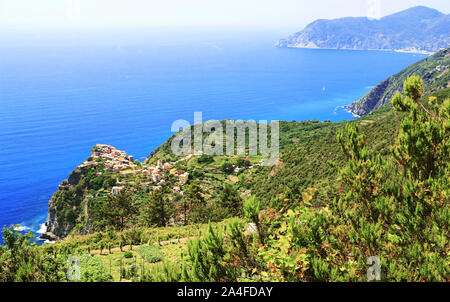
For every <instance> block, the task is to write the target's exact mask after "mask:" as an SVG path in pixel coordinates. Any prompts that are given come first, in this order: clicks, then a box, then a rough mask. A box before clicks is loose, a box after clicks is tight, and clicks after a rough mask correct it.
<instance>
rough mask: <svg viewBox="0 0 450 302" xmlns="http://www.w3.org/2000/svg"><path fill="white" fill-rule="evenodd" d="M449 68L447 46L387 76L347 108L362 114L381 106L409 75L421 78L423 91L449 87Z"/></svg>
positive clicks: (430, 91)
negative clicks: (423, 85)
mask: <svg viewBox="0 0 450 302" xmlns="http://www.w3.org/2000/svg"><path fill="white" fill-rule="evenodd" d="M449 68H450V48H447V49H444V50H442V51H440V52H438V53H436V54H434V55H433V56H430V57H428V58H426V59H424V60H422V61H419V62H417V63H415V64H413V65H411V66H409V67H408V68H406V69H404V70H402V71H400V72H399V73H397V74H395V75H393V76H391V77H389V78H388V79H386V80H384V81H383V82H381V83H380V84H378V85H377V86H376V87H375V88H374V89H372V90H371V91H370V92H369V93H368V94H367V95H365V96H364V97H363V98H362V99H360V100H358V101H356V102H354V103H352V104H350V105H348V106H347V108H349V109H350V110H351V112H352V113H353V114H355V115H358V116H363V115H366V114H369V113H370V112H372V111H373V110H376V109H379V108H381V107H383V106H384V105H386V104H387V103H389V102H390V100H391V98H392V97H393V95H394V93H395V92H397V91H402V90H403V82H404V81H405V80H406V78H407V77H408V76H411V75H418V76H421V77H422V78H423V80H424V84H425V93H432V92H435V91H438V90H441V89H444V88H447V87H450V72H449V70H450V69H449Z"/></svg>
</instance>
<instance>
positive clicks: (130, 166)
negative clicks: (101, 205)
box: [41, 145, 136, 240]
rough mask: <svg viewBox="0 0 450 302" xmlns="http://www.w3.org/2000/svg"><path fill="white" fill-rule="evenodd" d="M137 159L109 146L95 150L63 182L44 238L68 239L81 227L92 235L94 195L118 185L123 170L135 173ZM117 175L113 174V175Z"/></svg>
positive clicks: (51, 201)
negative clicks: (75, 229) (90, 231)
mask: <svg viewBox="0 0 450 302" xmlns="http://www.w3.org/2000/svg"><path fill="white" fill-rule="evenodd" d="M135 169H136V165H135V163H134V158H133V156H131V155H127V154H126V153H125V152H124V151H120V150H117V149H116V148H114V147H111V146H108V145H97V146H95V147H93V148H92V154H91V156H90V157H89V158H88V159H87V160H86V161H85V162H83V163H82V164H81V165H79V166H78V167H77V169H75V170H74V171H73V172H72V173H71V174H70V176H69V177H68V178H67V179H66V180H64V181H63V182H61V183H60V184H59V186H58V190H57V191H56V192H55V193H54V194H53V196H52V198H51V199H50V201H49V211H48V216H47V221H46V227H47V231H46V233H44V234H43V235H42V236H41V238H43V239H50V240H55V239H60V238H64V237H67V236H68V235H69V234H70V233H71V232H72V230H73V229H74V228H75V227H77V231H78V233H80V234H87V233H89V229H90V222H89V219H88V218H89V217H88V216H89V211H88V206H89V198H90V197H92V196H91V193H93V192H95V191H97V190H102V189H108V190H111V189H112V188H113V187H114V185H115V184H116V178H117V177H118V176H120V172H119V171H121V170H126V171H127V173H128V172H131V171H134V170H135ZM114 172H116V174H114V175H113V173H114Z"/></svg>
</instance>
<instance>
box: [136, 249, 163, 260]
mask: <svg viewBox="0 0 450 302" xmlns="http://www.w3.org/2000/svg"><path fill="white" fill-rule="evenodd" d="M136 251H137V252H138V254H139V255H140V256H141V257H142V258H144V259H145V261H147V262H149V263H156V262H159V261H161V260H162V258H163V256H162V253H161V251H160V250H159V248H158V247H156V246H141V247H139V248H138V249H137V250H136Z"/></svg>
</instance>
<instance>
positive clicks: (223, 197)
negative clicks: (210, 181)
mask: <svg viewBox="0 0 450 302" xmlns="http://www.w3.org/2000/svg"><path fill="white" fill-rule="evenodd" d="M219 203H220V205H221V206H222V207H224V208H227V209H228V210H229V211H230V213H231V214H232V215H234V216H237V215H240V214H241V212H242V198H241V197H240V196H239V193H238V192H237V191H236V190H235V189H234V188H233V186H231V185H229V184H225V185H224V187H223V190H222V193H221V194H220V196H219Z"/></svg>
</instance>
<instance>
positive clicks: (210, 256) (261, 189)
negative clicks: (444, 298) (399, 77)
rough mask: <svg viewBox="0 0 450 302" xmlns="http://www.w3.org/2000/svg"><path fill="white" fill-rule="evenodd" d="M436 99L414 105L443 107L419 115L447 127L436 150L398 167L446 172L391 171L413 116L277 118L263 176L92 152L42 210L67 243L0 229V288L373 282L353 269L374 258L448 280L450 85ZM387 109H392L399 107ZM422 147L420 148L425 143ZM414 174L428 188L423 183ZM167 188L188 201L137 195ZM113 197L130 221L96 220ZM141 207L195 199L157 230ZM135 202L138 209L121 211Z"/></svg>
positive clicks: (256, 170)
mask: <svg viewBox="0 0 450 302" xmlns="http://www.w3.org/2000/svg"><path fill="white" fill-rule="evenodd" d="M410 81H411V80H410ZM409 90H411V89H409ZM419 90H420V89H419ZM411 91H416V90H411ZM431 95H432V96H433V97H435V98H436V99H433V98H432V99H429V97H428V96H423V97H422V98H421V99H417V100H416V101H420V102H421V103H422V104H426V106H427V107H428V109H427V110H433V108H438V104H439V106H441V108H443V109H444V110H442V111H441V113H440V115H439V116H441V117H442V118H441V119H437V120H436V119H435V118H436V115H433V116H428V117H427V123H434V124H428V125H429V127H430V125H431V127H432V128H434V127H436V126H437V125H440V127H441V128H440V129H442V131H438V132H435V135H436V137H434V138H433V141H431V142H430V144H431V146H434V147H435V148H436V147H437V148H440V149H441V150H442V152H440V151H439V152H437V153H436V154H434V153H430V152H428V151H426V150H425V151H426V152H421V151H420V150H421V149H416V150H417V151H416V153H415V156H414V157H409V156H406V157H405V159H407V160H410V159H411V158H413V159H414V160H415V161H416V162H417V163H419V164H420V165H422V166H420V168H421V169H427V167H428V165H429V164H430V163H431V164H432V165H434V168H433V169H432V170H429V172H428V173H435V171H437V172H439V173H444V174H437V175H435V176H433V177H431V178H429V176H428V175H423V174H422V173H407V174H405V173H403V172H402V170H401V169H400V170H399V166H398V165H391V164H390V160H392V159H393V158H399V157H397V156H398V155H397V154H399V153H398V152H409V151H408V149H405V148H403V147H402V146H401V145H399V140H398V137H400V136H402V135H403V137H404V134H405V131H410V127H411V126H412V127H414V129H413V130H414V131H417V130H418V129H425V128H423V127H422V126H420V125H418V123H417V122H416V123H412V124H411V123H410V120H408V119H410V118H411V117H414V116H416V115H417V112H416V114H410V115H408V114H406V113H405V112H398V111H397V110H393V109H392V107H391V106H385V107H383V108H382V109H379V110H376V111H374V112H372V113H370V114H368V115H367V116H364V117H362V118H359V119H357V120H355V121H351V122H341V123H329V122H325V123H321V122H317V121H304V122H282V123H281V125H280V130H281V134H282V135H281V140H282V144H281V146H282V147H281V153H282V154H281V158H280V161H279V162H278V164H277V165H276V166H275V167H259V166H258V165H257V162H258V160H259V158H258V157H248V158H237V157H233V158H228V159H227V158H225V157H221V156H217V157H216V156H214V157H209V156H198V157H188V158H183V157H182V158H179V159H177V160H176V162H173V165H172V167H168V166H167V165H164V164H162V163H161V162H160V164H158V161H160V160H161V159H163V158H167V159H168V158H171V160H175V158H174V157H173V155H171V154H170V151H169V149H168V148H167V143H166V144H164V145H163V146H162V147H161V148H159V149H158V150H157V151H156V152H154V153H153V154H152V156H151V157H149V159H148V160H147V161H146V162H145V163H139V162H136V161H133V159H132V158H131V157H130V156H128V155H127V154H126V153H125V152H123V151H119V150H116V149H115V148H113V147H111V146H107V145H97V146H95V147H93V149H92V156H91V157H90V158H88V159H87V161H85V162H84V163H83V164H81V165H80V166H79V167H78V168H77V169H76V170H75V171H74V172H73V173H72V174H71V175H70V177H69V178H68V180H66V181H64V182H63V183H62V184H61V186H60V188H59V190H58V191H57V192H56V193H55V195H54V197H53V198H52V200H51V201H50V211H49V214H50V215H49V217H51V215H53V214H51V213H54V215H55V216H54V217H55V218H56V220H55V221H57V222H58V223H59V224H60V226H61V227H62V228H61V230H63V232H67V233H71V235H69V236H67V237H66V235H64V233H62V236H61V237H66V238H65V239H63V240H58V241H57V242H56V243H55V244H46V245H42V246H36V245H33V244H31V245H30V243H29V241H28V240H29V239H28V238H29V236H30V234H28V235H23V234H20V233H19V232H18V231H16V230H14V228H13V227H11V228H10V229H4V234H5V236H7V237H5V238H10V239H11V238H15V239H14V240H6V241H5V242H7V246H6V247H5V248H4V247H2V246H0V272H1V274H0V281H51V282H55V281H61V282H63V281H74V280H79V281H82V282H83V281H84V282H85V281H103V282H105V281H125V282H127V281H145V282H149V281H150V282H151V281H166V282H167V281H169V282H174V281H197V282H198V281H203V282H205V281H216V282H218V281H221V282H223V281H246V282H248V281H253V282H255V281H288V282H298V281H349V280H351V281H367V280H366V274H359V273H358V272H359V271H364V270H365V269H366V268H367V264H366V259H367V255H368V253H369V255H370V254H371V253H372V252H373V251H376V253H377V255H380V257H383V258H382V259H386V261H387V262H388V263H392V264H389V265H384V264H383V267H382V275H381V276H382V277H381V278H382V279H381V280H383V281H405V280H408V281H443V280H445V276H448V273H449V271H448V270H449V266H448V257H446V255H448V242H449V241H448V240H449V239H448V222H449V220H448V188H449V184H448V179H449V178H448V177H447V176H448V168H449V166H448V165H449V162H450V161H449V158H448V154H449V153H448V148H449V147H450V145H449V144H448V142H449V141H448V127H446V126H445V125H448V112H450V107H449V106H450V103H449V101H450V99H449V97H450V88H447V89H443V90H440V91H437V92H434V93H432V94H431ZM445 99H447V100H446V101H445V102H444V100H445ZM429 100H431V102H428V101H429ZM440 104H442V105H440ZM394 106H396V109H397V108H399V107H398V98H397V99H396V101H395V102H394ZM423 112H424V111H421V112H420V114H421V117H420V118H419V119H418V120H420V119H421V118H422V117H424V115H423V114H424V113H423ZM355 125H358V127H359V131H358V130H355V131H357V132H356V133H354V132H352V131H353V130H352V129H356V128H354V127H355ZM442 125H444V127H446V128H442ZM345 133H347V134H345ZM354 134H357V135H356V136H354ZM344 135H347V137H348V140H346V139H345V136H344ZM420 137H421V136H420ZM418 138H419V137H418ZM423 138H425V140H423V139H422V138H421V141H420V142H421V143H424V142H425V141H427V140H428V139H429V138H430V136H429V135H424V137H423ZM393 146H394V148H392V147H393ZM413 146H414V147H415V148H417V146H420V144H416V143H414V142H413ZM399 147H400V148H399ZM394 149H396V150H397V151H394ZM396 152H397V153H396ZM393 154H394V157H393ZM430 156H436V157H433V161H431V162H428V163H427V161H426V160H423V158H430ZM158 158H159V160H158ZM401 159H402V158H399V160H401ZM153 160H155V161H156V167H153V168H154V169H160V173H159V174H160V177H161V178H160V179H159V180H157V179H153V176H155V175H153V174H152V176H151V177H150V178H152V180H150V179H148V178H147V179H146V178H145V173H144V172H143V171H149V170H150V166H151V165H154V164H153ZM224 163H233V164H234V166H232V167H233V169H231V170H229V169H226V170H224V169H222V168H223V167H224V166H223V164H224ZM396 163H397V164H400V163H401V162H400V161H397V162H396ZM405 164H408V162H405ZM145 166H147V169H145ZM164 166H166V167H164ZM415 167H417V166H413V165H411V168H415ZM119 168H120V169H119ZM174 169H175V172H176V171H179V170H183V171H189V173H190V174H189V175H190V176H189V177H188V178H187V182H186V183H184V181H182V182H180V181H181V179H180V174H178V173H174V174H171V173H170V171H173V170H174ZM119 170H120V171H119ZM166 170H168V171H166ZM139 171H140V172H139ZM164 171H166V172H164ZM424 171H426V170H424ZM121 172H122V173H121ZM445 173H446V174H445ZM170 175H172V176H170ZM176 175H178V176H176ZM441 175H442V176H441ZM417 177H422V178H424V179H425V181H422V182H417V181H416V178H417ZM162 180H164V181H165V182H167V183H168V185H167V187H166V188H172V189H175V187H178V189H179V191H177V192H178V193H180V192H182V191H184V192H185V194H180V195H179V196H178V197H177V196H176V194H174V193H175V192H174V191H172V190H165V191H163V193H164V194H165V195H166V196H167V197H168V199H166V201H168V202H165V201H164V198H161V195H157V194H156V195H155V194H149V191H150V190H155V189H156V188H155V187H153V186H149V185H147V186H146V187H143V186H142V184H143V183H144V182H151V181H153V182H154V184H153V185H157V186H161V187H164V184H162V183H161V181H162ZM184 180H186V179H184ZM117 181H118V182H120V186H123V187H126V188H128V189H131V190H130V191H129V192H131V194H130V195H128V194H127V193H126V192H114V188H116V190H119V188H118V185H119V184H118V183H117ZM411 181H414V185H412V184H411V183H408V182H411ZM175 183H177V186H175ZM419 185H423V186H430V188H432V190H429V189H423V188H422V187H417V186H419ZM398 188H400V190H398ZM426 188H427V187H426ZM413 190H414V191H413ZM119 191H120V190H119ZM156 191H158V189H156ZM233 192H234V193H233ZM236 192H239V194H236ZM427 192H428V193H427ZM385 194H387V195H386V196H385ZM158 196H159V197H158ZM250 196H252V197H250ZM110 197H112V200H118V201H120V202H121V203H124V204H126V205H127V207H126V208H122V209H126V211H125V213H117V212H114V211H112V212H111V211H107V212H106V214H107V215H106V217H102V216H99V215H98V213H96V210H98V209H99V206H100V208H101V205H106V206H107V207H108V206H109V205H110V203H108V199H110ZM240 198H242V199H244V200H245V202H243V200H242V199H240ZM356 198H359V199H358V200H357V202H355V199H356ZM424 198H425V199H424ZM146 199H149V200H150V201H151V203H150V205H151V204H153V205H155V204H156V205H157V204H159V203H160V202H161V201H162V202H163V203H164V207H158V208H157V210H158V212H159V214H161V213H162V212H165V211H166V212H167V210H168V209H169V208H170V204H176V205H177V204H178V205H181V208H180V210H182V207H183V205H186V203H183V200H185V201H189V200H190V201H192V200H193V199H196V200H195V201H194V203H193V204H194V205H195V208H192V209H191V211H190V212H188V213H189V221H188V223H183V219H181V220H177V219H176V218H174V219H173V221H172V222H173V223H171V224H166V223H162V224H161V223H160V220H152V219H150V220H148V219H146V215H143V216H141V215H140V214H145V213H147V214H148V213H151V211H150V212H149V211H148V210H149V209H152V207H151V206H150V207H149V204H148V203H147V202H146ZM402 199H404V200H405V201H404V202H403V203H401V202H402V201H401V200H402ZM110 200H111V199H110ZM131 200H132V204H134V206H135V208H134V209H133V208H132V207H128V206H130V205H131V204H130V203H127V201H131ZM411 200H413V201H414V202H410V201H411ZM105 202H106V203H105ZM112 205H114V206H116V205H117V204H115V203H112ZM233 205H237V207H234V206H233ZM55 209H56V211H55ZM233 209H237V211H236V212H232V211H231V210H233ZM135 210H137V212H136V211H135ZM241 210H242V211H241ZM161 211H162V212H161ZM194 214H195V215H194ZM109 215H126V225H124V226H123V227H118V225H117V224H116V223H115V221H114V220H108V219H106V220H105V218H108V217H107V216H109ZM175 216H176V215H175ZM175 216H174V217H175ZM228 217H231V218H230V219H228ZM378 217H379V218H378ZM421 217H423V218H421ZM60 219H71V220H70V221H63V220H60ZM208 221H212V223H210V224H206V223H207V222H208ZM104 222H108V223H109V224H107V225H103V224H102V223H104ZM249 222H252V223H253V226H252V224H248V223H249ZM299 222H300V223H299ZM381 222H382V223H381ZM403 224H405V225H406V226H405V227H403ZM430 224H432V225H430ZM431 231H432V232H433V233H430V232H431ZM67 233H66V234H67ZM79 234H81V235H79ZM83 234H84V235H83ZM405 238H408V239H407V240H406V239H405ZM414 240H416V242H413V243H410V242H412V241H414ZM424 241H425V242H426V244H423V242H424ZM15 243H17V244H15ZM349 243H350V244H349ZM371 249H373V250H371ZM380 251H381V252H380ZM350 253H351V254H350ZM349 255H352V256H349ZM412 255H415V256H414V257H412ZM417 255H425V256H423V257H416V256H417ZM17 259H20V261H16V260H17ZM71 259H72V260H71ZM73 259H76V260H78V261H79V263H80V270H81V271H80V273H81V274H80V276H79V277H78V278H79V279H71V278H72V277H74V276H73V275H70V274H67V275H66V274H65V272H66V271H67V272H69V271H70V268H71V267H73V266H72V264H71V263H72V262H73ZM318 268H320V269H318ZM416 268H419V269H416ZM243 272H244V273H243ZM68 278H69V279H68Z"/></svg>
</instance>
